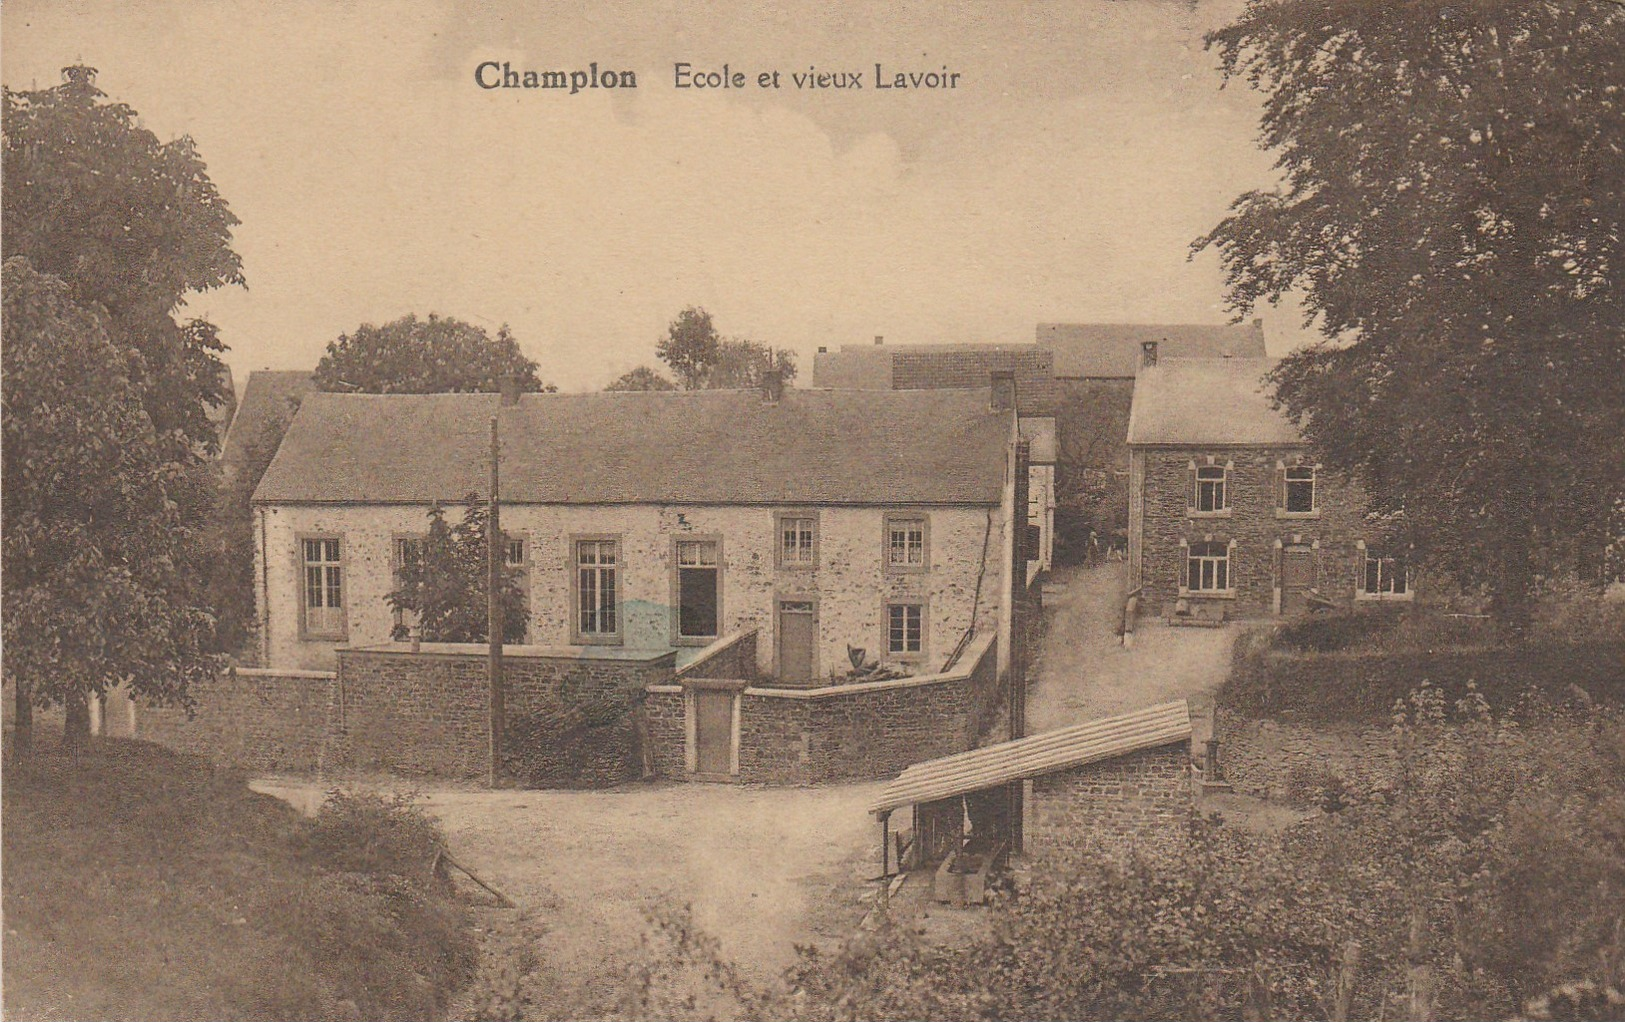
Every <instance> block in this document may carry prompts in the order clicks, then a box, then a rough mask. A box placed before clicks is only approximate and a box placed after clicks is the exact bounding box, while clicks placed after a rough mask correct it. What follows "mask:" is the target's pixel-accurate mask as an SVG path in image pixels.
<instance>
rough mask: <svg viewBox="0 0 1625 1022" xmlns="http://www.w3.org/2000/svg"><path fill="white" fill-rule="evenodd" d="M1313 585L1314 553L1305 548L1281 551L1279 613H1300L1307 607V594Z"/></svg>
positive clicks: (1294, 547) (1291, 548)
mask: <svg viewBox="0 0 1625 1022" xmlns="http://www.w3.org/2000/svg"><path fill="white" fill-rule="evenodd" d="M1314 585H1315V552H1314V550H1313V549H1311V548H1309V547H1306V546H1289V547H1287V548H1285V549H1284V550H1282V551H1281V613H1283V614H1297V613H1301V612H1302V611H1303V610H1304V609H1305V608H1307V607H1308V606H1309V601H1308V598H1307V594H1308V592H1309V590H1310V589H1312V588H1314Z"/></svg>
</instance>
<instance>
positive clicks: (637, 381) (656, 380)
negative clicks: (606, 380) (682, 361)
mask: <svg viewBox="0 0 1625 1022" xmlns="http://www.w3.org/2000/svg"><path fill="white" fill-rule="evenodd" d="M604 389H605V390H622V391H624V390H676V389H677V384H675V383H673V382H671V381H670V380H668V379H666V378H665V377H664V376H661V375H660V373H658V372H657V371H655V370H653V369H650V368H649V367H648V366H638V367H637V368H636V369H631V370H628V371H627V372H624V373H622V374H621V375H620V377H619V378H618V379H617V380H616V381H615V382H614V383H611V384H610V385H609V386H607V387H605V388H604Z"/></svg>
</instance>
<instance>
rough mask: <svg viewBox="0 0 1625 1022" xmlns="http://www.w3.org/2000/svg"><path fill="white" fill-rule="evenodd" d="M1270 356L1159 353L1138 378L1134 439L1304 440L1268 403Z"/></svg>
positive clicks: (1208, 442) (1131, 426) (1131, 422)
mask: <svg viewBox="0 0 1625 1022" xmlns="http://www.w3.org/2000/svg"><path fill="white" fill-rule="evenodd" d="M1274 365H1275V362H1274V361H1273V360H1272V359H1267V358H1223V359H1221V358H1188V359H1177V358H1176V359H1164V358H1159V359H1158V360H1157V364H1156V365H1154V366H1147V367H1146V368H1144V369H1141V370H1140V375H1139V377H1138V378H1136V379H1135V381H1134V404H1133V405H1132V406H1131V407H1130V409H1129V413H1128V442H1129V443H1130V444H1173V445H1198V446H1215V445H1225V444H1292V445H1298V444H1302V443H1303V437H1302V435H1301V434H1299V432H1298V430H1297V427H1295V426H1293V425H1292V422H1291V420H1289V419H1288V418H1287V417H1286V415H1285V414H1284V413H1282V412H1279V411H1277V410H1275V409H1274V408H1273V407H1271V405H1270V398H1269V394H1268V393H1267V391H1266V390H1265V388H1264V384H1263V379H1264V374H1265V373H1267V372H1269V371H1270V369H1271V368H1272V367H1273V366H1274Z"/></svg>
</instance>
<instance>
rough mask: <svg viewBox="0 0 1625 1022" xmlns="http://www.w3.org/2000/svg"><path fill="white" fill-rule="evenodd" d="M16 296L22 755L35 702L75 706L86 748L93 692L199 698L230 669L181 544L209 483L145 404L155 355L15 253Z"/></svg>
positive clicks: (9, 364) (15, 512) (7, 275)
mask: <svg viewBox="0 0 1625 1022" xmlns="http://www.w3.org/2000/svg"><path fill="white" fill-rule="evenodd" d="M0 290H3V291H4V309H5V312H4V326H3V332H4V336H5V344H4V349H3V359H4V376H3V381H0V383H3V389H4V402H5V415H4V427H3V429H4V454H3V457H4V478H3V482H0V506H3V509H4V515H5V523H6V524H5V530H4V538H3V550H4V563H3V568H0V570H3V572H4V576H5V601H4V610H3V627H4V632H3V638H4V643H5V651H6V656H5V671H6V675H7V678H8V680H10V681H12V682H13V683H14V684H15V686H16V700H17V738H18V745H19V748H20V749H22V748H26V747H27V745H28V741H29V735H30V729H31V722H32V710H33V707H34V706H35V705H56V704H62V705H65V706H66V708H67V711H68V714H67V717H68V723H67V737H68V739H69V741H70V742H73V741H77V740H78V738H79V736H80V735H82V734H83V733H84V732H85V731H86V730H87V729H88V725H89V719H88V710H87V700H88V699H89V698H91V697H94V696H96V695H99V694H101V693H104V692H106V691H107V689H108V688H110V687H113V686H116V685H118V684H120V683H128V684H129V686H130V688H131V690H132V691H133V692H134V694H136V695H138V696H141V697H143V698H146V699H151V700H154V701H159V702H170V701H179V702H183V703H184V702H185V700H186V698H187V690H188V686H189V685H190V683H191V682H193V681H196V680H198V679H200V678H204V677H206V676H207V675H208V674H209V673H210V672H212V671H213V670H214V669H215V668H216V666H217V664H216V661H215V658H214V657H212V656H210V655H209V654H208V653H207V652H206V648H207V645H208V642H209V639H210V633H211V631H212V625H213V620H212V618H211V616H210V615H209V614H208V613H207V612H205V611H204V610H203V609H201V608H200V607H198V606H197V605H195V604H194V602H193V598H194V595H195V592H196V581H195V579H194V578H192V577H191V574H192V570H191V568H190V566H189V565H188V564H187V563H186V561H185V560H184V559H183V558H181V557H180V556H178V554H177V551H176V545H177V539H178V537H183V536H185V535H186V531H187V530H186V522H185V521H184V517H185V513H186V507H187V505H188V502H189V500H191V499H192V498H191V497H190V496H189V495H187V494H185V493H184V492H183V491H185V490H186V489H187V488H188V487H190V486H191V485H193V484H194V482H195V477H193V476H191V475H189V474H188V473H187V472H186V471H185V466H184V465H181V464H179V463H177V462H176V461H174V460H173V455H174V450H173V447H172V445H170V444H166V443H165V442H164V441H163V439H162V438H161V437H160V435H159V433H158V431H157V430H156V429H155V428H154V426H153V422H152V420H151V418H150V417H149V416H148V415H147V413H146V410H145V409H144V408H143V402H142V397H143V393H142V391H141V389H140V387H138V386H137V385H136V384H135V383H134V382H133V380H132V376H133V375H134V372H133V370H132V367H133V366H135V365H138V364H139V362H140V358H141V357H140V355H139V353H137V352H136V351H134V350H132V349H128V348H124V347H121V346H120V345H118V344H117V343H115V341H114V339H113V336H112V334H111V332H110V329H109V321H108V318H107V317H106V316H105V315H104V314H102V313H101V312H100V311H99V310H92V309H87V308H85V307H84V306H82V305H80V304H78V303H77V302H76V301H75V300H74V297H73V289H72V288H71V287H70V285H68V284H67V283H66V282H64V281H62V280H60V279H58V278H56V277H52V276H48V275H46V274H42V273H39V272H37V271H35V270H34V269H33V268H32V267H30V266H29V264H28V261H27V260H26V259H23V258H15V259H8V260H6V263H5V266H4V276H3V283H0Z"/></svg>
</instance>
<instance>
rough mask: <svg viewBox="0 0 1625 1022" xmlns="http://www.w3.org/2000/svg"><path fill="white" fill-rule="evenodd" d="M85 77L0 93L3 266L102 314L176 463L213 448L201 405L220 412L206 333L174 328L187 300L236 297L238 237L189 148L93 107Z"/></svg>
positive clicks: (214, 352) (68, 76)
mask: <svg viewBox="0 0 1625 1022" xmlns="http://www.w3.org/2000/svg"><path fill="white" fill-rule="evenodd" d="M95 75H96V72H95V69H94V68H88V67H70V68H67V69H66V70H65V71H64V72H63V78H64V82H63V84H62V85H59V86H57V87H55V88H52V89H42V90H39V91H33V92H13V91H11V90H10V89H7V90H6V91H5V115H4V117H5V120H4V135H5V157H4V159H5V165H4V169H5V182H6V186H5V193H4V201H3V203H0V205H3V207H4V222H3V232H0V245H3V250H4V255H5V258H7V259H10V258H11V257H13V256H25V257H27V259H28V260H29V262H30V263H31V264H32V265H33V266H34V268H35V269H36V270H38V271H39V272H41V273H47V274H50V275H52V276H56V277H60V278H61V279H62V280H64V281H66V282H67V284H68V287H69V294H70V295H71V296H72V298H73V300H74V301H75V302H77V303H78V304H80V305H83V306H85V307H87V308H88V307H95V306H100V307H101V308H103V309H105V310H106V311H107V313H108V316H109V321H108V324H107V326H108V329H109V331H110V332H111V333H112V335H113V337H114V340H115V342H116V343H118V344H119V345H121V346H125V347H128V348H131V349H133V351H134V353H135V354H136V356H137V357H136V358H134V359H132V360H131V361H130V363H129V367H128V368H129V373H130V376H131V382H132V383H133V384H134V385H135V386H136V387H137V388H138V390H139V392H140V396H141V400H142V404H143V406H144V407H145V409H146V411H147V414H148V415H149V416H150V417H151V419H152V422H153V425H154V427H155V428H156V429H157V431H158V435H159V437H160V439H161V440H162V441H163V442H165V443H166V445H168V444H173V445H174V446H175V447H176V448H177V451H176V455H175V456H176V457H177V458H184V457H185V453H186V452H185V451H183V450H179V449H180V448H185V447H190V448H194V449H196V450H207V449H211V448H212V447H213V446H214V444H215V443H216V440H217V438H216V437H215V429H214V426H213V424H212V423H211V422H210V420H209V418H208V414H207V413H208V408H207V407H206V406H208V405H216V406H218V405H219V404H221V403H222V402H223V401H224V400H225V393H224V388H223V372H222V365H221V362H220V359H219V352H220V351H221V350H223V347H224V346H223V345H222V344H221V343H220V341H219V339H218V338H217V337H216V334H215V330H214V328H213V327H212V326H210V325H209V324H208V323H205V322H203V321H201V320H195V319H194V320H183V321H177V320H176V319H175V315H174V314H175V312H176V311H177V310H178V309H179V308H180V306H181V305H182V303H183V301H184V298H185V296H186V295H187V294H188V293H190V292H195V291H207V290H210V289H213V288H218V287H224V286H226V285H228V284H242V283H243V275H242V266H241V263H240V261H239V260H238V258H237V254H236V253H235V252H233V251H232V249H231V229H232V228H233V227H235V226H237V224H238V220H237V218H236V217H235V216H233V215H232V213H231V210H230V209H229V208H228V207H227V206H226V202H225V200H224V199H222V198H221V197H220V193H219V192H218V191H217V190H216V189H215V186H214V183H213V182H211V181H210V180H209V176H208V174H207V172H206V168H205V166H204V163H203V160H202V159H201V158H200V157H199V156H198V153H197V148H196V146H195V145H194V144H193V142H192V140H191V139H190V138H186V137H182V138H178V139H175V140H174V141H171V142H159V141H158V138H157V136H155V135H153V133H152V132H150V131H148V130H146V129H145V128H142V127H141V126H140V125H139V123H138V120H137V115H136V112H135V111H134V110H132V109H130V107H128V106H125V105H124V104H122V103H108V102H104V100H105V99H106V96H105V94H104V93H102V92H101V90H99V89H97V88H96V86H95Z"/></svg>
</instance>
